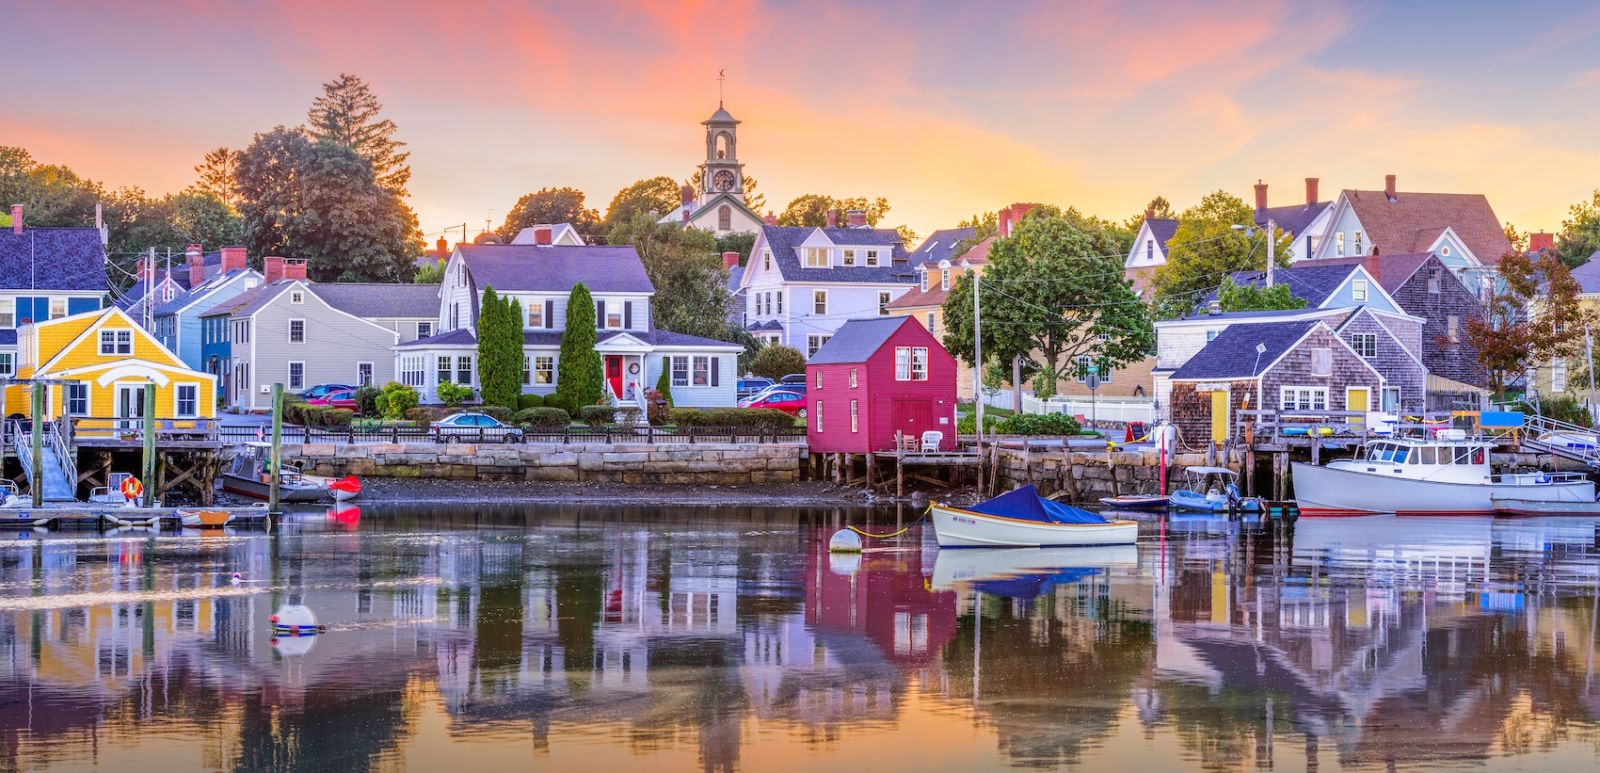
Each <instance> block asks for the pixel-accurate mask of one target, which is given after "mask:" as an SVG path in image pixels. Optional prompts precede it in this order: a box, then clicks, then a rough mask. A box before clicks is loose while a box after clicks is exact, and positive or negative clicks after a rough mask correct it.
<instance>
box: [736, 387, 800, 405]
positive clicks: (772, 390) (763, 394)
mask: <svg viewBox="0 0 1600 773" xmlns="http://www.w3.org/2000/svg"><path fill="white" fill-rule="evenodd" d="M778 392H788V393H790V394H796V395H800V396H801V397H805V394H806V385H805V384H773V385H772V386H769V387H767V388H766V389H763V390H761V391H760V392H757V393H755V394H753V395H750V396H749V397H746V398H745V399H743V400H740V401H739V402H738V403H735V404H736V405H738V406H739V407H740V408H749V407H750V403H753V402H756V401H758V400H765V399H766V398H767V397H768V396H770V395H773V394H776V393H778Z"/></svg>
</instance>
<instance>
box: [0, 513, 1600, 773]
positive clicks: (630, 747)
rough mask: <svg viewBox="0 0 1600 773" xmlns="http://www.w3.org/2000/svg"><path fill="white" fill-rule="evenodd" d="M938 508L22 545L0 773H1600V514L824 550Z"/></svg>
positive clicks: (14, 537)
mask: <svg viewBox="0 0 1600 773" xmlns="http://www.w3.org/2000/svg"><path fill="white" fill-rule="evenodd" d="M869 513H870V525H867V523H868V521H869V515H868V514H869ZM916 516H917V513H916V512H915V511H911V510H904V511H901V512H899V513H896V512H894V511H892V510H877V511H867V510H862V509H854V508H832V509H830V508H812V509H808V508H787V507H785V508H779V507H772V508H736V507H681V508H680V507H666V506H661V507H638V506H616V507H607V506H582V507H577V506H573V507H560V506H538V507H533V506H530V507H509V506H497V507H479V508H474V507H470V506H460V507H448V508H446V507H437V508H426V509H421V508H414V509H408V508H400V507H392V506H368V507H363V508H359V509H357V508H348V509H343V510H335V511H330V512H315V513H303V514H297V515H293V516H291V517H289V518H288V519H286V520H285V521H284V522H283V523H282V524H281V525H280V526H279V528H278V529H277V530H275V531H274V532H272V533H270V534H269V533H265V532H262V531H251V530H240V531H227V532H222V533H216V534H204V535H202V534H187V535H180V534H176V533H171V532H169V533H165V534H152V533H149V532H146V531H139V530H129V531H119V532H109V533H105V534H100V533H95V532H77V533H71V532H68V533H52V534H41V533H38V532H35V531H33V530H29V529H12V530H11V531H8V532H3V533H0V536H3V537H4V540H5V541H4V542H0V730H3V733H0V743H3V744H4V745H5V749H4V752H5V753H4V756H3V759H4V760H5V769H7V770H27V771H46V770H48V771H70V770H85V769H106V770H118V771H138V770H151V771H158V770H159V771H183V770H218V771H250V770H316V771H364V770H382V771H396V770H461V771H467V770H472V771H493V770H525V769H529V768H537V769H541V770H605V771H610V772H612V773H622V772H624V771H635V770H650V771H662V770H705V771H733V770H752V771H771V770H828V771H847V770H917V771H943V770H961V771H968V770H990V769H1013V768H1021V769H1064V770H1117V771H1133V770H1208V771H1211V770H1218V771H1220V770H1245V769H1253V770H1283V771H1305V770H1324V771H1329V770H1457V769H1461V768H1464V767H1472V768H1474V769H1479V770H1489V771H1498V770H1593V769H1595V768H1596V766H1597V765H1600V683H1597V680H1596V678H1595V675H1596V670H1597V665H1596V662H1595V661H1596V657H1597V653H1596V644H1597V639H1596V625H1597V622H1600V548H1597V539H1600V532H1597V529H1600V521H1597V520H1595V519H1588V518H1581V519H1580V518H1549V519H1526V520H1495V519H1487V518H1412V519H1401V518H1394V517H1388V516H1380V517H1372V518H1354V519H1328V520H1312V519H1304V520H1301V521H1299V522H1285V521H1278V520H1270V519H1268V520H1262V519H1244V520H1240V519H1238V518H1234V519H1229V518H1227V517H1224V516H1206V517H1186V516H1174V517H1171V518H1168V517H1157V516H1142V517H1141V523H1140V529H1141V532H1140V540H1139V544H1138V545H1137V547H1119V548H1095V549H1051V550H999V551H996V550H981V549H980V550H944V551H941V550H939V549H938V548H937V547H935V546H934V543H933V538H932V534H931V533H927V534H924V533H922V531H923V530H922V529H913V530H912V531H911V532H909V533H908V534H907V535H906V536H904V537H902V538H898V539H894V540H871V539H869V540H866V542H867V548H868V550H867V551H866V552H865V553H861V554H850V555H836V554H830V553H829V552H828V550H827V545H828V541H829V538H830V537H831V536H832V534H833V532H834V531H836V530H837V528H838V526H839V525H840V524H841V523H845V522H848V523H854V524H857V525H861V526H862V527H863V528H864V529H865V530H867V531H880V532H891V531H894V530H895V529H896V524H897V518H900V519H903V520H904V522H907V523H909V522H911V521H914V520H915V518H916ZM235 575H237V576H235ZM286 610H287V611H286ZM302 610H303V611H302ZM306 614H309V615H312V616H314V624H313V625H311V627H309V628H304V629H295V628H294V626H291V625H289V621H290V620H295V621H302V619H303V618H302V617H301V615H306ZM304 619H309V618H304ZM275 622H277V623H278V626H277V627H275V625H274V623H275ZM299 624H300V623H299V622H297V623H296V625H299Z"/></svg>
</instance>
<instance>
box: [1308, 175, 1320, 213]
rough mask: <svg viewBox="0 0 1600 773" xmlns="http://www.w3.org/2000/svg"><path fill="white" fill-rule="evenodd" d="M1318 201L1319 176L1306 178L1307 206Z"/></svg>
mask: <svg viewBox="0 0 1600 773" xmlns="http://www.w3.org/2000/svg"><path fill="white" fill-rule="evenodd" d="M1315 203H1317V178H1315V177H1307V178H1306V206H1308V207H1309V206H1311V205H1313V204H1315Z"/></svg>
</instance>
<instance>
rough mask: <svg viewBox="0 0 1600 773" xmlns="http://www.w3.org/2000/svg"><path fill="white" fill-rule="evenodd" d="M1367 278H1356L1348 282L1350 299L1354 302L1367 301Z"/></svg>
mask: <svg viewBox="0 0 1600 773" xmlns="http://www.w3.org/2000/svg"><path fill="white" fill-rule="evenodd" d="M1367 294H1368V293H1367V280H1365V279H1356V280H1352V281H1351V282H1350V300H1351V301H1353V302H1355V303H1366V302H1367Z"/></svg>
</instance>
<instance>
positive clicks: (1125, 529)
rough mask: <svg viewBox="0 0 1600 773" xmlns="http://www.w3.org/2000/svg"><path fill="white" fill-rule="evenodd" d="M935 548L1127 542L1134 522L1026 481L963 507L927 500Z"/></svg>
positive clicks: (1133, 532) (1135, 530)
mask: <svg viewBox="0 0 1600 773" xmlns="http://www.w3.org/2000/svg"><path fill="white" fill-rule="evenodd" d="M932 509H933V530H934V534H935V535H937V537H938V540H939V547H942V548H952V547H1067V546H1073V545H1132V544H1133V543H1134V542H1135V541H1136V540H1137V539H1138V536H1139V525H1138V524H1137V523H1136V522H1134V521H1122V520H1117V521H1108V520H1106V519H1105V518H1104V517H1102V516H1100V515H1098V514H1096V513H1091V512H1089V511H1088V510H1082V509H1079V508H1076V507H1072V506H1070V505H1064V504H1061V503H1060V502H1051V501H1049V500H1047V499H1044V498H1042V497H1040V496H1039V492H1038V491H1037V490H1035V489H1034V487H1033V486H1032V485H1028V486H1023V487H1022V488H1019V489H1016V490H1014V491H1010V492H1007V493H1005V494H1001V495H1000V496H997V497H995V498H993V499H990V500H988V501H986V502H980V503H978V504H976V505H973V506H971V507H968V508H959V507H951V506H950V505H944V504H939V503H937V502H935V503H934V504H933V508H932Z"/></svg>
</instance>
